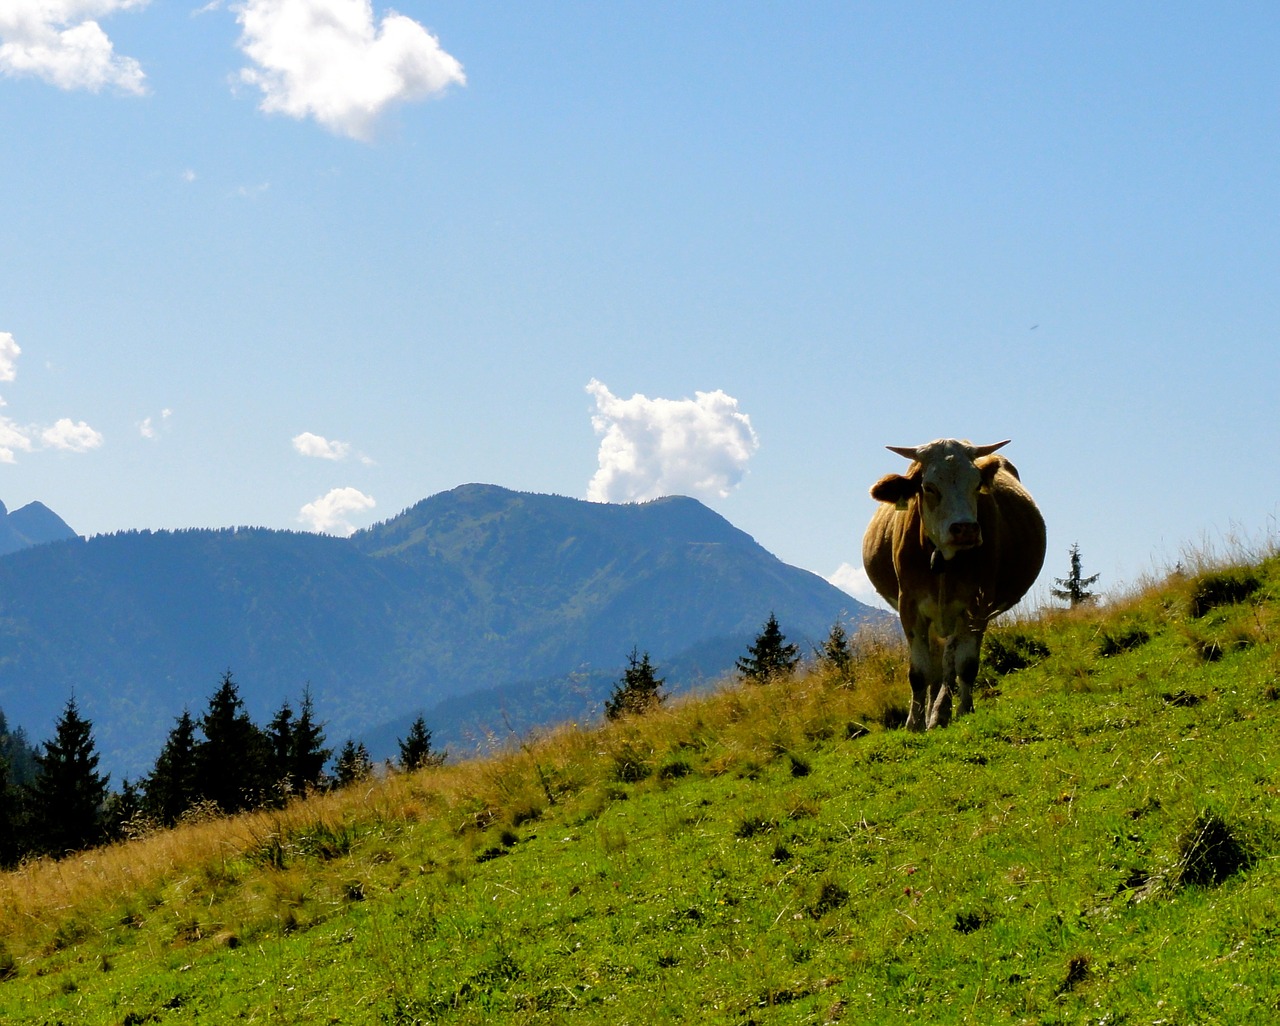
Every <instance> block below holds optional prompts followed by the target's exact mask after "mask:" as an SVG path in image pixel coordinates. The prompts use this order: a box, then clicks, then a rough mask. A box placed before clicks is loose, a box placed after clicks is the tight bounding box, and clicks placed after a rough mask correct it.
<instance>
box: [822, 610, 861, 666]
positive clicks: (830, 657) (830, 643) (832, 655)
mask: <svg viewBox="0 0 1280 1026" xmlns="http://www.w3.org/2000/svg"><path fill="white" fill-rule="evenodd" d="M818 658H819V659H820V660H821V661H822V662H823V663H824V664H825V665H827V666H830V667H831V668H832V669H834V670H835V671H836V672H837V673H839V674H840V675H841V676H846V675H847V674H848V673H849V667H850V666H852V665H853V652H852V650H851V649H850V648H849V635H848V634H846V633H845V629H844V624H842V623H841V622H840V621H839V620H837V621H836V622H835V623H833V624H832V625H831V632H830V633H829V634H828V635H827V640H826V641H824V642H823V643H822V651H821V652H819V653H818Z"/></svg>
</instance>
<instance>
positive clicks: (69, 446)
mask: <svg viewBox="0 0 1280 1026" xmlns="http://www.w3.org/2000/svg"><path fill="white" fill-rule="evenodd" d="M40 441H42V442H44V444H45V445H47V446H48V447H49V448H50V449H62V450H63V451H64V452H88V451H89V450H90V449H96V448H98V447H99V446H100V445H102V432H100V431H95V430H94V429H93V428H91V427H90V426H89V425H88V424H86V423H85V422H84V421H83V420H79V421H75V422H74V423H73V422H72V420H71V418H70V417H63V418H61V419H60V420H58V421H57V422H55V423H54V425H53V427H49V428H45V429H44V430H43V431H41V432H40Z"/></svg>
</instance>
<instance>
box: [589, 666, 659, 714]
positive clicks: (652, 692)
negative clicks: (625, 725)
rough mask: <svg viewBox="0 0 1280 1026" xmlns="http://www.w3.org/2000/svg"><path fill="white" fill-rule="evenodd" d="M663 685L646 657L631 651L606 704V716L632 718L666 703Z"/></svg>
mask: <svg viewBox="0 0 1280 1026" xmlns="http://www.w3.org/2000/svg"><path fill="white" fill-rule="evenodd" d="M665 683H666V681H665V680H663V679H662V678H661V677H658V676H656V675H655V673H654V669H653V665H652V664H651V663H650V662H649V653H648V652H646V653H645V654H644V655H643V656H640V655H639V650H638V649H635V648H633V649H632V650H631V654H630V655H629V656H627V668H626V669H625V670H624V671H623V673H622V679H621V680H620V681H619V682H618V684H617V686H616V687H615V688H614V689H613V694H612V695H611V696H610V697H609V698H608V699H606V700H605V703H604V714H605V716H607V717H608V718H609V719H611V720H617V719H621V718H622V717H623V716H634V715H638V714H640V713H646V712H648V711H649V710H651V709H656V708H657V707H658V706H659V705H661V704H662V703H663V702H665V701H666V698H667V696H666V695H664V694H663V693H662V690H661V688H662V685H663V684H665Z"/></svg>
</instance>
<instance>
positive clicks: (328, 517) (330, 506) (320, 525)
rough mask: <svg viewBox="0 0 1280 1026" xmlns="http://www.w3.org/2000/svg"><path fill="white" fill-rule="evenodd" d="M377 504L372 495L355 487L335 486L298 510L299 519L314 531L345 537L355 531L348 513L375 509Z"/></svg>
mask: <svg viewBox="0 0 1280 1026" xmlns="http://www.w3.org/2000/svg"><path fill="white" fill-rule="evenodd" d="M376 505H377V503H376V502H375V501H374V500H373V498H372V497H371V496H368V495H365V494H364V492H361V491H358V490H357V489H355V488H334V489H332V490H331V491H329V492H327V493H326V494H324V495H322V496H320V498H318V499H316V500H315V502H308V503H307V504H306V505H305V506H303V507H302V509H300V510H299V511H298V520H299V521H301V522H302V523H304V524H306V525H307V526H308V527H310V528H311V530H313V531H319V532H321V533H322V534H337V535H341V536H342V537H344V538H345V537H347V536H348V535H350V534H352V533H354V531H355V526H354V525H353V524H351V523H350V521H348V520H347V514H348V513H359V512H361V511H362V510H366V509H373V507H374V506H376Z"/></svg>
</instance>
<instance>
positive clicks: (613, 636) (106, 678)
mask: <svg viewBox="0 0 1280 1026" xmlns="http://www.w3.org/2000/svg"><path fill="white" fill-rule="evenodd" d="M770 611H776V613H777V615H778V618H779V620H780V622H781V623H782V625H783V628H784V630H785V631H787V632H788V634H790V635H792V636H793V638H794V639H797V640H799V639H812V640H814V641H817V640H818V639H820V638H821V637H823V636H824V635H825V633H826V630H827V629H828V628H829V627H830V625H831V623H832V622H834V620H835V619H836V618H837V617H839V616H841V615H842V614H843V613H844V612H846V611H847V612H848V614H849V616H850V617H851V618H853V619H858V618H860V617H861V616H864V615H866V614H867V613H868V612H869V611H868V610H867V609H866V608H865V607H861V606H859V604H858V603H857V602H855V601H854V600H853V599H851V598H849V597H848V596H847V595H845V594H844V593H842V592H840V591H838V590H837V589H835V588H833V587H832V586H831V585H829V584H827V583H826V582H825V581H823V580H821V579H820V578H818V577H816V576H815V575H813V574H810V573H808V572H806V571H803V570H798V569H796V568H795V567H789V566H787V565H786V564H784V563H782V562H781V561H779V560H778V559H776V557H774V556H772V555H770V554H769V553H768V552H766V551H765V550H764V549H762V548H761V547H760V546H759V545H757V544H756V543H755V542H754V541H753V540H752V539H751V538H750V537H749V536H747V535H746V534H744V533H743V532H741V531H739V530H737V529H736V528H734V527H733V526H732V525H731V524H729V523H728V522H727V521H725V520H724V519H723V518H722V517H719V516H718V515H717V514H715V513H713V512H712V511H710V510H708V509H707V508H706V507H704V506H702V505H701V504H700V503H697V502H695V501H694V500H692V499H683V498H672V499H664V500H658V501H657V502H653V503H647V504H643V505H638V506H611V505H604V504H596V503H587V502H582V501H579V500H573V499H564V498H560V497H555V496H544V495H530V494H521V493H516V492H511V491H508V490H506V489H502V488H496V487H493V486H485V485H467V486H463V487H461V488H457V489H454V490H453V491H451V492H446V493H443V494H441V495H437V496H433V497H432V498H429V499H426V500H424V501H423V502H421V503H418V504H417V505H416V506H414V507H412V508H411V509H409V510H406V511H405V512H404V513H403V514H401V515H400V516H398V517H396V518H394V519H392V520H390V521H387V522H386V523H383V524H380V525H378V526H376V527H374V528H371V529H369V530H367V531H363V532H360V533H358V534H357V535H355V536H353V537H352V538H351V539H339V538H330V537H324V536H317V535H311V534H299V533H293V532H282V531H269V530H264V529H234V530H232V529H228V530H220V531H206V530H191V531H177V532H156V533H151V532H127V533H123V534H117V535H111V536H102V537H95V538H92V539H89V540H88V541H84V540H80V539H76V540H73V541H66V542H62V543H60V544H54V545H44V546H40V547H37V548H28V549H24V550H23V551H19V552H15V553H13V554H11V555H9V556H7V557H5V558H3V559H0V709H3V710H4V711H5V713H6V715H7V716H8V718H9V721H10V722H12V723H14V724H19V725H22V726H24V727H26V728H27V730H28V733H30V734H31V736H32V737H35V738H43V737H45V736H48V733H49V732H50V730H51V727H52V723H53V721H54V719H55V718H56V716H57V714H58V712H59V711H60V709H61V707H62V706H63V704H64V703H65V702H66V699H67V697H68V696H69V695H70V694H71V693H72V691H73V690H74V693H75V695H76V699H77V702H78V703H79V705H80V708H81V710H82V711H83V713H84V714H85V715H86V716H88V717H89V718H90V720H91V721H92V722H93V724H94V726H95V735H96V737H97V739H98V744H99V748H100V750H101V751H102V753H103V757H104V766H105V767H106V768H108V769H111V770H113V771H114V772H116V773H117V775H119V774H122V773H127V774H129V775H131V776H134V775H137V774H138V773H140V772H143V771H145V770H146V769H148V768H149V767H150V765H151V762H152V761H153V760H154V758H155V755H156V754H157V753H158V751H159V747H160V745H161V744H162V742H163V739H164V735H165V734H166V733H167V731H168V729H169V727H170V726H171V725H172V723H173V720H174V718H175V717H177V716H178V714H179V713H180V712H181V711H182V709H183V708H184V706H185V707H186V708H188V709H190V710H191V712H192V713H193V714H194V715H197V716H198V715H199V714H200V713H201V712H202V711H203V709H204V706H205V703H206V702H207V699H208V696H209V694H210V693H211V692H212V691H213V689H214V687H215V686H216V683H217V679H218V677H219V675H220V674H221V673H222V671H224V670H226V669H227V668H230V669H231V670H232V671H233V673H234V675H235V677H236V680H237V681H238V682H239V684H240V689H241V694H242V696H243V697H244V699H245V702H246V705H247V707H248V711H249V712H250V714H251V715H252V716H253V717H254V719H255V720H256V721H258V722H260V723H261V722H265V720H266V719H268V718H269V716H270V715H271V713H273V712H274V711H275V709H276V708H278V707H279V705H280V703H281V702H283V701H285V700H289V701H291V702H292V703H294V704H295V706H296V704H297V701H298V698H299V696H300V695H301V692H302V689H303V688H304V686H308V685H309V686H310V688H311V692H312V695H313V698H314V700H315V705H316V709H317V712H318V713H319V715H320V716H321V717H322V718H323V719H324V720H325V721H326V722H327V724H328V733H329V738H330V741H331V742H334V743H338V744H340V743H341V741H342V740H343V739H344V738H345V737H347V736H363V735H365V734H369V736H370V737H371V738H380V739H381V740H380V742H378V743H375V744H372V745H371V748H372V749H373V751H374V754H375V757H379V756H386V755H390V754H393V752H394V730H393V729H392V728H394V727H395V726H397V725H398V724H400V723H403V722H405V720H406V719H407V718H412V716H413V715H414V714H415V713H416V712H418V711H422V710H433V709H436V708H438V707H439V708H440V709H441V719H436V718H435V717H434V716H433V718H432V721H431V726H432V729H433V730H434V731H436V732H437V737H438V738H439V739H440V740H441V741H442V742H452V743H454V744H455V745H456V744H458V743H460V741H461V734H460V731H461V728H462V725H463V724H464V723H465V724H468V725H472V724H474V723H475V721H476V719H477V717H483V716H484V715H485V705H484V702H483V700H480V701H470V702H468V701H466V698H467V696H474V695H477V694H478V693H481V692H489V691H493V689H498V690H499V691H500V693H501V699H500V702H501V705H502V708H503V711H507V710H514V711H515V713H516V716H515V718H516V719H517V720H518V721H519V722H520V723H521V724H522V725H526V726H527V725H532V724H536V723H539V722H547V720H548V719H553V718H556V717H557V716H559V715H560V714H561V713H562V712H563V711H564V710H565V708H566V706H565V703H564V699H565V693H566V689H567V688H571V687H573V686H575V685H574V680H575V679H578V678H570V675H572V674H581V673H593V672H594V681H595V685H594V686H595V690H594V692H592V694H591V698H590V701H591V702H592V703H594V704H595V708H597V709H598V698H599V692H600V690H601V689H602V688H604V687H605V685H606V683H607V680H608V676H609V674H610V673H612V672H614V671H615V670H616V669H617V668H618V667H620V666H621V665H622V663H623V662H624V660H625V657H626V654H627V653H628V652H629V651H630V649H631V647H632V646H640V647H641V648H644V649H647V650H648V651H650V652H651V653H652V654H653V656H654V658H655V660H658V661H661V660H664V659H667V658H669V657H670V658H672V659H675V658H677V657H679V656H681V654H682V653H686V652H689V651H691V650H700V651H703V652H714V653H715V655H714V657H713V658H712V659H711V660H710V661H708V660H707V659H706V658H703V659H700V660H695V661H694V662H687V661H686V668H685V669H684V670H683V671H682V674H683V675H682V676H679V677H671V678H669V680H670V683H671V684H672V685H674V686H676V687H677V688H679V687H681V686H687V685H690V684H693V683H696V681H697V679H698V678H699V677H701V676H705V675H708V674H711V675H714V674H718V673H720V672H722V671H724V670H725V669H727V668H729V667H731V665H732V654H731V653H732V652H733V651H734V650H735V649H736V650H737V651H738V652H741V651H742V650H744V649H745V646H746V644H748V643H749V641H750V639H751V637H752V636H753V635H754V633H755V631H757V630H758V629H759V626H760V624H761V623H763V621H764V620H765V618H767V616H768V615H769V612H770ZM708 645H710V646H711V648H710V649H709V648H708ZM441 703H446V704H445V705H444V706H443V707H442V706H441ZM450 710H453V712H452V713H451V712H450ZM579 714H580V713H579V711H578V708H577V707H574V711H573V715H579ZM450 716H452V719H450V718H449V717H450ZM489 718H490V722H492V720H494V719H499V721H500V714H499V712H498V711H496V710H495V709H493V708H492V707H490V712H489ZM388 724H390V725H391V727H387V726H386V725H388ZM379 725H384V726H383V730H382V731H380V732H379V731H377V728H378V727H379ZM379 744H380V747H379Z"/></svg>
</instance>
